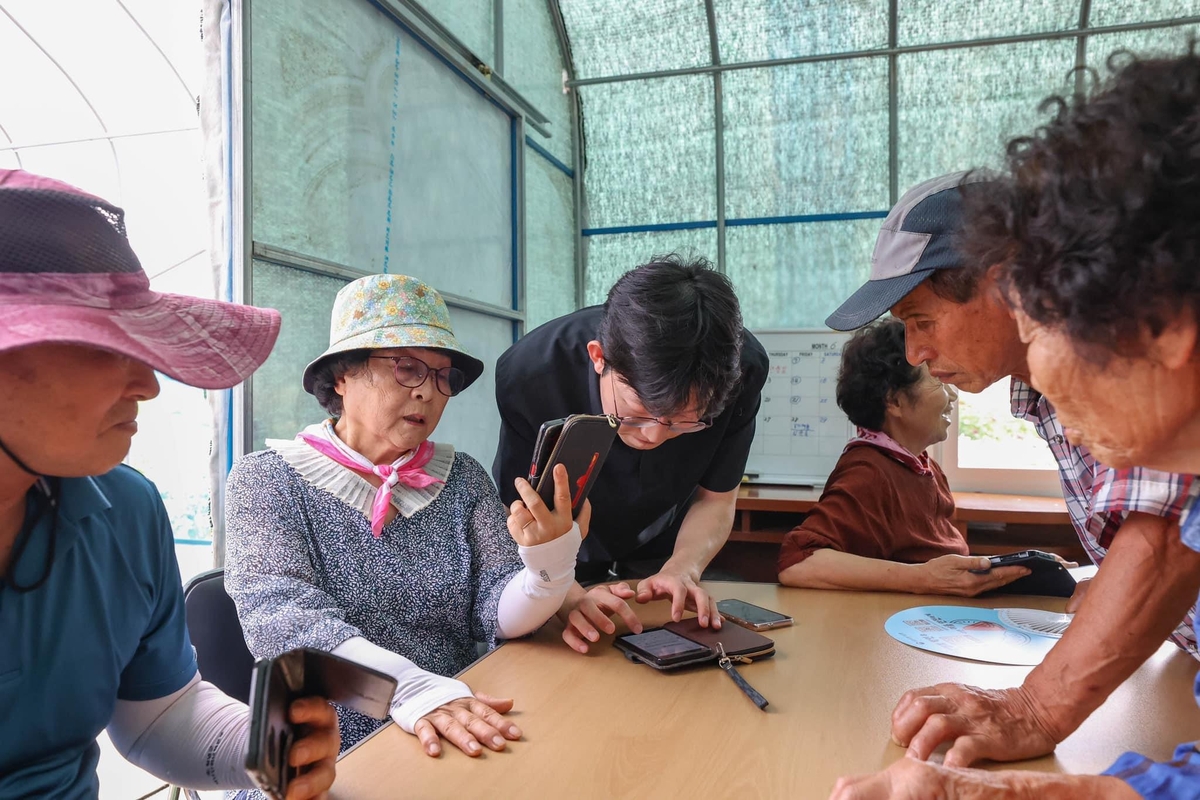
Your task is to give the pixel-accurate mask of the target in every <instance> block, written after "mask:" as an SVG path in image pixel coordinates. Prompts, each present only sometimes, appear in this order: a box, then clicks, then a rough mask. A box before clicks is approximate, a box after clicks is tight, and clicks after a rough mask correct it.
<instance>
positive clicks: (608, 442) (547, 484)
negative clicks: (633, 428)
mask: <svg viewBox="0 0 1200 800" xmlns="http://www.w3.org/2000/svg"><path fill="white" fill-rule="evenodd" d="M616 436H617V421H616V420H615V419H614V418H612V417H609V416H592V415H588V414H573V415H571V416H569V417H567V421H566V422H565V423H564V424H563V427H562V433H561V434H560V435H559V437H558V441H557V442H555V444H554V450H553V451H551V453H550V458H549V459H548V460H547V462H546V467H545V469H544V470H543V471H542V474H541V477H540V478H539V479H538V482H537V486H536V487H535V488H536V489H537V493H538V494H539V495H541V498H542V500H543V501H544V502H545V503H546V505H547V506H549V507H550V508H554V467H555V465H556V464H562V465H564V466H565V467H566V468H567V479H568V480H569V481H570V484H571V516H573V517H574V516H578V515H579V509H580V508H581V507H582V506H583V501H584V500H586V499H587V495H588V492H590V491H591V489H592V486H593V485H594V484H595V483H596V478H597V476H599V474H600V469H601V468H602V467H603V466H604V459H605V458H607V457H608V451H609V450H610V449H611V448H612V443H613V439H615V438H616Z"/></svg>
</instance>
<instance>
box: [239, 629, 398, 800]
mask: <svg viewBox="0 0 1200 800" xmlns="http://www.w3.org/2000/svg"><path fill="white" fill-rule="evenodd" d="M395 693H396V679H395V678H393V677H392V676H390V675H387V674H385V673H383V672H379V671H378V670H374V669H371V668H370V667H365V666H363V665H361V664H358V663H356V662H354V661H350V660H348V659H345V658H341V657H340V656H335V655H333V654H332V653H327V652H325V651H323V650H314V649H312V648H307V647H303V648H298V649H296V650H289V651H288V652H286V653H283V654H281V655H279V656H277V657H276V658H273V659H269V658H260V659H259V660H258V661H256V662H255V664H254V674H253V677H252V679H251V682H250V715H251V716H250V746H249V749H248V751H247V753H246V770H247V772H249V773H250V776H251V777H252V778H253V779H254V782H255V783H256V784H257V785H258V787H259V788H260V789H262V790H263V792H265V793H266V794H267V795H268V796H269V797H273V798H276V800H283V797H284V796H285V795H286V794H287V787H288V782H289V781H290V780H291V777H292V773H293V770H292V768H290V767H288V766H287V763H288V753H289V752H290V751H291V747H292V743H293V742H294V741H295V739H296V731H295V727H294V726H293V725H292V724H291V723H290V722H289V721H288V719H287V710H288V707H289V706H291V704H292V701H293V700H296V699H298V698H301V697H309V696H312V695H317V696H320V697H324V698H325V699H327V700H330V701H332V702H335V703H339V704H341V705H344V706H347V707H348V708H352V709H354V710H355V711H359V712H361V713H363V714H366V715H367V716H370V717H374V718H375V719H387V716H388V712H389V711H390V709H391V702H392V697H393V695H395Z"/></svg>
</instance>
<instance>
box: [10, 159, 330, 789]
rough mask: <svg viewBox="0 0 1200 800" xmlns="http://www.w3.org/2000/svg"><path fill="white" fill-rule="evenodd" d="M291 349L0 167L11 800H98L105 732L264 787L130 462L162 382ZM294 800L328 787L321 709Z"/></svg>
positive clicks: (145, 486)
mask: <svg viewBox="0 0 1200 800" xmlns="http://www.w3.org/2000/svg"><path fill="white" fill-rule="evenodd" d="M278 335H279V314H278V312H276V311H273V310H270V309H260V308H251V307H249V306H242V305H235V304H232V303H221V302H217V301H213V300H202V299H199V298H195V297H185V296H182V295H171V294H161V293H158V292H154V291H151V289H150V283H149V280H148V279H147V277H146V273H145V272H143V270H142V267H141V264H140V263H139V262H138V259H137V256H135V255H134V253H133V251H132V250H131V249H130V247H129V242H128V240H127V238H126V235H125V223H124V213H123V212H122V211H121V209H119V208H117V207H115V206H112V205H110V204H109V203H107V202H105V201H104V200H101V199H100V198H98V197H93V196H92V195H89V194H86V193H85V192H82V191H80V190H79V189H76V188H75V187H73V186H69V185H67V184H65V183H61V182H59V181H56V180H53V179H50V178H44V177H39V176H37V175H31V174H29V173H27V172H22V171H13V170H0V643H3V644H2V645H0V719H2V720H4V724H3V725H0V798H9V797H56V798H59V797H63V798H68V797H69V798H94V797H96V796H97V795H98V793H99V782H98V778H97V776H96V762H97V759H98V758H99V747H98V746H97V744H96V737H97V736H98V735H99V733H100V731H101V730H103V729H105V728H107V729H108V732H109V736H110V737H111V739H112V742H113V744H114V746H115V747H116V748H117V749H118V750H119V751H120V752H121V753H122V755H124V756H125V757H126V758H128V759H129V760H130V761H132V762H133V763H134V764H136V765H138V766H140V767H142V768H143V769H145V770H147V771H149V772H151V773H153V774H155V775H158V776H160V777H162V778H164V779H165V780H170V781H171V782H173V783H176V784H180V785H184V786H192V787H195V788H200V789H222V788H230V789H235V788H246V787H250V786H251V785H252V782H251V781H250V778H249V777H248V775H247V773H246V771H245V769H244V766H243V765H244V762H245V756H246V749H247V744H248V740H249V721H250V720H249V711H248V710H247V708H246V707H245V706H244V705H243V704H241V703H239V702H237V701H236V700H233V699H231V698H229V697H227V696H226V695H224V694H223V693H222V692H221V691H220V690H218V689H217V688H216V687H214V686H212V685H211V684H208V683H205V682H203V681H202V680H201V679H200V676H199V674H198V673H197V669H196V658H195V653H194V651H193V649H192V645H191V642H190V641H189V639H188V632H187V627H186V624H185V621H184V610H183V592H182V587H181V583H180V577H179V568H178V565H177V564H176V562H175V554H174V544H173V535H172V531H171V526H170V522H169V520H168V518H167V513H166V509H165V508H164V507H163V504H162V500H161V499H160V497H159V494H158V491H157V490H156V489H155V487H154V485H153V484H151V483H150V482H149V481H148V480H146V479H145V478H143V477H142V476H141V475H140V474H138V473H137V472H136V471H134V470H133V469H130V468H129V467H127V466H123V465H121V461H122V459H124V458H125V456H126V454H127V453H128V452H129V445H130V440H131V439H132V437H133V435H134V433H136V432H137V422H136V417H137V412H138V403H140V402H143V401H146V400H150V399H152V398H153V397H155V396H156V395H157V394H158V381H157V379H156V377H155V375H154V371H155V370H158V371H160V372H163V373H165V374H166V375H169V376H171V377H172V378H175V379H176V380H178V381H181V382H183V383H186V384H189V385H192V386H198V387H201V388H205V389H224V388H228V387H230V386H233V385H235V384H237V383H240V382H241V381H242V380H244V379H245V378H246V377H247V376H249V375H250V373H252V372H253V371H254V370H255V369H257V368H258V367H259V366H260V365H261V364H262V363H263V361H265V360H266V358H267V355H268V354H269V353H270V351H271V347H272V346H273V345H274V343H275V339H276V337H277V336H278ZM290 713H291V717H292V719H293V721H294V722H297V723H300V724H302V725H305V726H307V727H306V730H307V733H306V734H305V735H304V736H303V737H302V738H301V739H300V740H299V741H298V742H297V744H296V746H295V747H294V748H293V750H292V763H293V765H295V766H301V767H304V771H303V772H302V773H301V775H300V777H299V778H297V779H296V780H295V781H294V782H293V783H292V784H291V787H290V790H289V792H288V798H290V799H292V800H294V799H295V798H307V797H316V796H319V795H321V794H322V793H323V792H325V791H326V790H327V789H328V788H329V786H330V784H331V783H332V781H333V769H334V768H333V762H334V759H335V758H336V755H337V749H338V733H337V723H336V717H335V715H334V713H333V710H332V707H331V706H329V705H328V704H327V703H326V702H325V701H323V700H321V699H320V698H305V699H303V700H300V701H298V702H296V703H295V704H293V705H292V707H291V711H290Z"/></svg>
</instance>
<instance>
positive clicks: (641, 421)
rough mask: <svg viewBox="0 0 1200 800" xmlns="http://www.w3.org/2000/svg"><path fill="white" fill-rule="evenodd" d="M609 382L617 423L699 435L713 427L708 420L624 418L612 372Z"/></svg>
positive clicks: (609, 374)
mask: <svg viewBox="0 0 1200 800" xmlns="http://www.w3.org/2000/svg"><path fill="white" fill-rule="evenodd" d="M608 376H609V382H610V385H611V389H612V396H613V410H614V411H616V412H617V413H615V414H613V417H615V418H616V420H617V422H619V423H621V424H622V425H628V426H629V427H630V428H642V429H644V428H653V427H654V426H655V425H662V426H663V427H665V428H666V429H667V430H669V431H671V432H672V433H697V432H698V431H702V430H704V429H705V428H708V427H710V426H711V425H712V420H706V419H689V420H676V421H675V422H663V421H662V420H660V419H658V418H657V417H623V416H621V409H620V407H619V406H618V405H617V379H616V378H614V377H612V372H611V371H610V372H609V373H608Z"/></svg>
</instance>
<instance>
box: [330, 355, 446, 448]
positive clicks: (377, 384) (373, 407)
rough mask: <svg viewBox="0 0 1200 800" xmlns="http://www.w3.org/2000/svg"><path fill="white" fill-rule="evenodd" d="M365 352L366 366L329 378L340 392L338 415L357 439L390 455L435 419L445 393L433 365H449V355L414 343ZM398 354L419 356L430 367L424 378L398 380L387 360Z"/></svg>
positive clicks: (415, 441) (411, 443) (421, 437)
mask: <svg viewBox="0 0 1200 800" xmlns="http://www.w3.org/2000/svg"><path fill="white" fill-rule="evenodd" d="M371 356H372V357H371V358H369V359H367V365H366V367H364V368H363V369H362V370H359V371H357V372H354V373H351V374H347V375H344V376H342V377H341V378H339V379H338V380H337V382H336V383H335V384H334V389H335V391H337V393H338V394H340V395H341V396H342V417H341V421H342V422H344V423H346V424H348V425H349V426H350V428H351V429H352V430H353V431H354V437H355V439H357V440H358V442H359V443H360V445H361V444H362V443H364V440H365V441H370V442H371V443H372V444H374V446H375V447H374V448H372V449H378V450H380V451H381V452H385V451H386V453H387V454H388V455H387V456H384V457H388V456H392V458H395V457H398V456H399V454H401V453H404V452H407V451H408V450H411V449H413V448H414V447H416V446H417V445H419V444H421V442H423V441H425V440H426V439H428V438H429V437H430V435H431V434H432V433H433V429H434V428H436V427H437V424H438V422H439V421H440V420H441V418H442V412H443V411H445V410H446V401H447V400H449V399H450V398H449V397H447V396H446V395H444V394H442V393H441V392H439V391H438V390H437V387H436V386H435V377H434V374H433V370H435V369H443V368H445V367H449V366H450V357H449V356H448V355H446V354H445V353H440V352H438V351H436V350H426V349H424V348H418V347H404V348H388V349H384V350H372V351H371ZM398 356H410V357H412V358H417V359H420V360H421V361H424V362H425V363H426V364H427V365H428V366H429V369H430V372H429V374H428V375H427V376H426V378H425V382H424V383H422V384H421V385H420V386H415V387H408V386H401V385H400V384H399V383H398V382H397V381H396V378H395V372H394V362H393V361H391V358H392V357H398ZM361 449H362V447H361V446H360V450H361ZM393 454H394V455H393ZM368 455H369V454H368Z"/></svg>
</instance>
